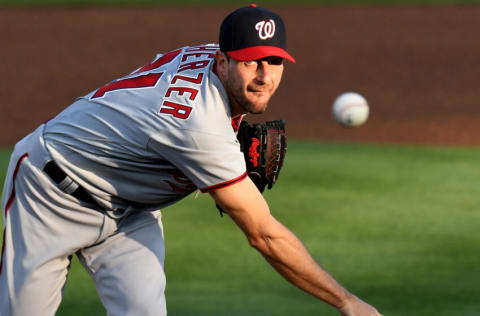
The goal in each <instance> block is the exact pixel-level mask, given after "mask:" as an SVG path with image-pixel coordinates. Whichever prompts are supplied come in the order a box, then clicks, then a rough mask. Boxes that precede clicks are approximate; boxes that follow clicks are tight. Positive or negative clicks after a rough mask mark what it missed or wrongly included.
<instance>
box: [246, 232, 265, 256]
mask: <svg viewBox="0 0 480 316" xmlns="http://www.w3.org/2000/svg"><path fill="white" fill-rule="evenodd" d="M268 240H269V238H268V237H267V236H262V235H256V236H248V243H249V244H250V247H252V248H254V249H256V250H258V251H259V252H260V253H262V254H267V253H268V249H269V247H268Z"/></svg>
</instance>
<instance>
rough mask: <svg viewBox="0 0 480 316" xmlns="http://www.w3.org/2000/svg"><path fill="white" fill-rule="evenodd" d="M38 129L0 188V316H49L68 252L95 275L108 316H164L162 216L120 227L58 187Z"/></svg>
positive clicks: (145, 215)
mask: <svg viewBox="0 0 480 316" xmlns="http://www.w3.org/2000/svg"><path fill="white" fill-rule="evenodd" d="M42 130H43V127H42V126H41V127H39V128H38V129H37V130H36V131H35V132H33V133H32V134H30V135H29V136H27V137H25V138H24V139H23V140H21V141H20V142H19V143H17V145H16V146H15V149H14V152H13V154H12V156H11V160H10V165H9V167H8V173H7V176H6V181H5V185H4V190H3V200H2V210H3V219H4V225H5V229H4V239H3V248H2V258H1V259H2V261H1V267H0V269H1V271H0V315H2V316H25V315H35V316H53V315H55V312H56V310H57V309H58V306H59V304H60V302H61V299H62V295H63V288H64V285H65V282H66V279H67V272H68V267H69V264H70V259H71V256H72V255H73V254H77V255H78V257H79V258H80V261H81V262H82V264H83V266H84V267H85V269H86V270H87V271H88V272H89V274H90V275H91V276H92V278H93V281H94V284H95V287H96V289H97V291H98V294H99V296H100V299H101V301H102V303H103V304H104V306H105V308H106V310H107V314H108V315H112V316H127V315H131V316H138V315H142V316H147V315H155V316H159V315H166V305H165V295H164V290H165V273H164V258H165V248H164V239H163V227H162V222H161V213H160V211H156V212H137V213H133V214H131V215H129V216H128V217H127V218H126V219H124V220H122V221H121V222H118V221H116V220H114V219H112V218H110V217H108V216H107V215H106V214H105V213H104V212H102V211H101V210H98V207H97V208H96V207H95V206H94V205H91V204H90V205H89V204H88V203H85V202H82V201H79V200H77V199H76V198H75V197H73V196H71V195H69V194H66V193H64V192H63V191H61V190H60V189H58V187H57V185H56V183H55V182H53V181H52V179H50V177H48V176H47V175H46V174H45V172H44V171H43V167H44V166H45V164H46V163H47V162H48V161H49V160H51V158H50V156H49V154H48V152H47V150H46V149H45V146H44V142H43V137H42Z"/></svg>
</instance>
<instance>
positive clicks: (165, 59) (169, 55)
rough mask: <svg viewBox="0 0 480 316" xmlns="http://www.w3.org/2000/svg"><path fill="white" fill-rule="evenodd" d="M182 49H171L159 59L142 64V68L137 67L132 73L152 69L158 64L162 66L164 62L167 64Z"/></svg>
mask: <svg viewBox="0 0 480 316" xmlns="http://www.w3.org/2000/svg"><path fill="white" fill-rule="evenodd" d="M181 51H182V50H181V49H177V50H174V51H171V52H169V53H166V54H165V55H163V56H162V57H160V58H159V59H157V60H155V61H154V62H152V63H150V64H148V65H145V66H143V67H142V68H140V69H138V70H137V71H135V72H134V73H133V74H137V73H140V72H144V71H148V70H152V69H155V68H158V67H160V66H163V65H165V64H168V63H169V62H171V61H172V60H173V59H174V58H175V57H177V56H178V54H180V52H181Z"/></svg>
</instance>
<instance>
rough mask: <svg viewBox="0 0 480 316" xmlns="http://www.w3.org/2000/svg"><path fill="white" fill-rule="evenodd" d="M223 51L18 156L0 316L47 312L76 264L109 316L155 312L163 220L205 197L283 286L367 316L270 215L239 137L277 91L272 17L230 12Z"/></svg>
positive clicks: (160, 70)
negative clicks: (247, 119) (184, 202)
mask: <svg viewBox="0 0 480 316" xmlns="http://www.w3.org/2000/svg"><path fill="white" fill-rule="evenodd" d="M219 43H220V45H219V46H218V45H215V44H208V45H199V46H186V47H183V48H180V49H177V50H174V51H171V52H169V53H166V54H163V55H158V56H157V57H156V58H155V59H154V60H153V61H152V62H151V63H149V64H147V65H145V66H143V67H141V68H139V69H137V70H135V71H133V72H132V73H131V74H129V75H127V76H125V77H123V78H120V79H117V80H114V81H112V82H110V83H108V84H106V85H105V86H103V87H100V88H99V89H97V90H95V91H92V92H91V93H89V94H87V95H85V96H83V97H80V98H78V99H77V100H76V101H75V102H74V103H73V104H72V105H70V106H69V107H67V108H66V109H65V110H64V111H63V112H61V113H60V114H58V115H57V116H56V117H55V118H53V119H52V120H50V121H48V122H47V123H45V124H42V125H40V126H39V127H38V128H37V129H36V130H35V131H34V132H32V133H31V134H30V135H28V136H26V137H25V138H24V139H22V140H21V141H20V142H18V143H17V144H16V146H15V149H14V151H13V154H12V156H11V160H10V165H9V169H8V173H7V177H6V181H5V186H4V191H3V201H2V208H3V217H4V222H5V231H4V235H3V236H4V238H3V249H2V258H1V259H2V261H1V265H0V315H2V316H9V315H15V316H20V315H21V316H25V315H36V316H47V315H54V314H55V312H56V310H57V308H58V306H59V304H60V301H61V298H62V289H63V286H64V284H65V281H66V276H67V270H68V267H69V264H70V259H71V257H72V255H74V254H76V255H77V256H78V258H79V259H80V261H81V262H82V264H83V266H84V267H85V269H86V270H87V271H88V272H89V273H90V275H91V276H92V278H93V281H94V283H95V286H96V288H97V291H98V293H99V296H100V298H101V300H102V303H103V304H104V306H105V308H106V310H107V312H108V315H134V316H138V315H142V316H148V315H156V316H158V315H166V303H165V295H164V291H165V284H166V280H165V273H164V256H165V248H164V240H163V228H162V222H161V211H160V210H161V209H164V208H166V207H167V206H169V205H171V204H173V203H176V202H178V201H179V200H181V199H182V198H184V197H186V196H187V195H189V194H190V193H192V192H194V191H195V190H197V189H199V190H200V191H202V192H208V193H209V194H210V195H211V196H212V198H213V200H214V201H215V203H216V204H217V205H218V206H219V207H220V208H221V209H222V210H223V211H224V212H226V213H227V214H228V215H229V216H230V217H231V218H232V219H233V220H234V221H235V223H236V224H237V225H238V226H239V227H240V228H241V229H242V230H243V232H244V233H245V234H246V236H247V238H248V241H249V243H250V244H251V245H252V246H253V247H254V248H256V249H257V250H258V251H259V252H260V253H261V254H262V255H263V256H264V257H265V259H266V260H267V261H268V262H269V263H270V264H271V265H272V266H273V268H275V269H276V270H277V271H278V272H279V273H280V274H282V275H283V276H284V277H285V278H286V279H287V280H289V281H290V282H292V283H293V284H294V285H296V286H298V287H299V288H301V289H302V290H304V291H306V292H308V293H311V294H312V295H313V296H315V297H317V298H319V299H321V300H323V301H325V302H327V303H329V304H331V305H333V306H334V307H336V308H338V310H339V312H340V314H342V315H349V316H353V315H355V316H367V315H368V316H377V315H380V314H379V313H378V312H377V311H376V310H375V308H373V307H372V306H370V305H368V304H367V303H365V302H363V301H362V300H360V299H358V298H357V297H355V296H354V295H352V294H351V293H349V292H348V291H347V290H345V289H344V288H343V287H342V286H341V285H340V284H339V283H337V282H336V281H335V280H334V279H333V278H332V277H331V276H330V275H329V274H328V273H327V272H326V271H324V270H323V269H322V268H321V267H320V266H319V265H318V264H317V263H315V261H314V260H313V259H312V257H311V256H310V255H309V253H308V252H307V250H306V249H305V248H304V246H303V245H302V243H301V242H300V241H299V240H298V239H297V238H296V237H295V236H294V235H293V233H291V232H290V231H289V230H288V229H287V228H286V227H284V226H283V225H282V224H280V223H279V222H278V221H277V220H275V218H274V217H273V216H272V215H271V213H270V210H269V207H268V205H267V203H266V202H265V200H264V198H263V196H262V194H261V193H260V191H259V190H258V189H257V187H256V186H255V184H254V183H253V182H252V180H251V179H250V178H249V176H248V175H247V170H246V163H245V158H244V156H243V154H242V152H241V151H240V146H239V142H238V140H237V137H236V130H237V129H238V126H239V123H240V121H241V120H242V117H243V116H244V115H245V114H247V113H253V114H255V113H262V112H264V111H265V110H266V107H267V104H268V101H269V99H270V97H271V96H272V95H273V93H274V92H275V90H276V89H277V87H278V85H279V83H280V79H281V77H282V72H283V61H284V60H285V59H286V60H290V61H292V62H295V60H294V59H293V57H291V56H290V55H289V54H288V53H287V52H286V50H285V48H286V36H285V26H284V24H283V21H282V19H281V18H280V16H278V15H277V14H275V13H274V12H271V11H269V10H267V9H264V8H259V7H256V6H255V5H252V6H249V7H244V8H240V9H237V10H235V11H234V12H232V13H231V14H230V15H228V16H227V17H226V18H225V19H224V21H223V23H222V25H221V28H220V41H219Z"/></svg>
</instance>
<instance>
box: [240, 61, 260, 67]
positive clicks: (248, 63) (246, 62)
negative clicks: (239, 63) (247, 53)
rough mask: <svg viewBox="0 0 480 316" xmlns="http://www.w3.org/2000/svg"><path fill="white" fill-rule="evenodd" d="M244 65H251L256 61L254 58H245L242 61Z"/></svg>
mask: <svg viewBox="0 0 480 316" xmlns="http://www.w3.org/2000/svg"><path fill="white" fill-rule="evenodd" d="M243 63H244V64H245V65H246V66H253V65H255V64H256V63H257V61H256V60H246V61H244V62H243Z"/></svg>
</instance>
